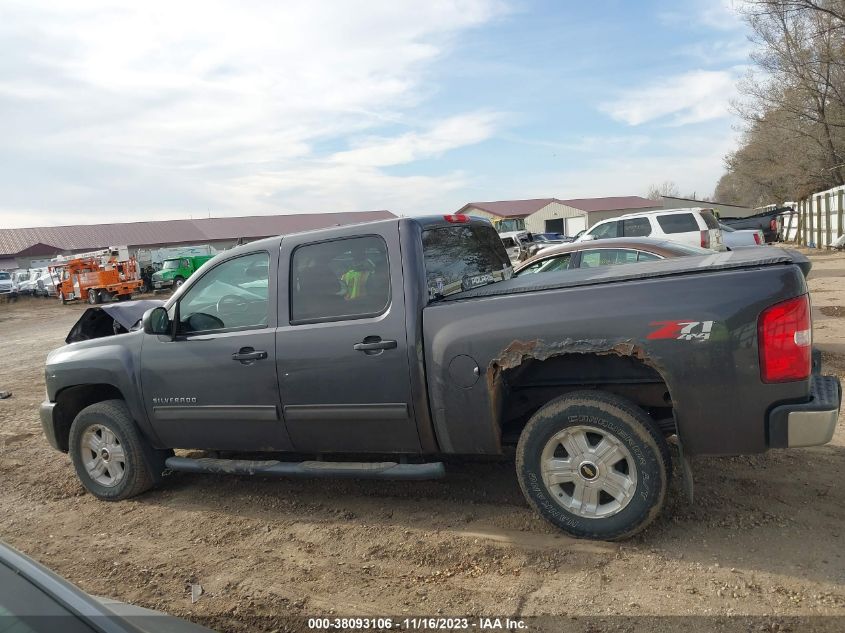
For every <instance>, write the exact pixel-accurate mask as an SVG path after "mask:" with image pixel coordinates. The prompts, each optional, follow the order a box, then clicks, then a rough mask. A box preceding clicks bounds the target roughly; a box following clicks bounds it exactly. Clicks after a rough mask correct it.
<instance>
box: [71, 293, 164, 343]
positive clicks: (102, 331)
mask: <svg viewBox="0 0 845 633" xmlns="http://www.w3.org/2000/svg"><path fill="white" fill-rule="evenodd" d="M161 305H164V301H162V300H160V299H141V300H139V301H121V302H118V303H106V304H103V305H101V306H97V307H96V308H88V309H87V310H86V311H85V312H83V313H82V316H81V317H79V320H78V321H77V322H76V323H75V324H74V325H73V327H72V328H71V329H70V333H69V334H68V335H67V338H66V339H65V343H78V342H80V341H88V340H91V339H95V338H102V337H104V336H113V335H115V334H123V333H125V332H128V331H129V330H131V329H132V328H133V327H134V326H135V325H137V323H138V321H140V320H141V317H143V316H144V312H146V311H147V310H149V309H150V308H157V307H158V306H161Z"/></svg>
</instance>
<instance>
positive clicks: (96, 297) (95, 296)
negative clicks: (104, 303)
mask: <svg viewBox="0 0 845 633" xmlns="http://www.w3.org/2000/svg"><path fill="white" fill-rule="evenodd" d="M88 303H89V304H90V305H92V306H95V305H97V304H98V303H100V293H99V292H98V291H97V290H89V291H88Z"/></svg>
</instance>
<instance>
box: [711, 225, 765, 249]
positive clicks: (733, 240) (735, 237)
mask: <svg viewBox="0 0 845 633" xmlns="http://www.w3.org/2000/svg"><path fill="white" fill-rule="evenodd" d="M719 228H720V229H722V242H723V243H724V244H725V246H727V247H728V248H741V247H744V246H765V244H766V239H765V238H764V237H763V231H761V230H760V229H735V228H733V227H732V226H728V225H727V224H722V223H719Z"/></svg>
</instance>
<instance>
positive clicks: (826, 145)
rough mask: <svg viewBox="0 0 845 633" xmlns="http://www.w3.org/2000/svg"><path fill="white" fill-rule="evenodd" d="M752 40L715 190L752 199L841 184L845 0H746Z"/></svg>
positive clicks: (844, 168) (844, 175) (844, 176)
mask: <svg viewBox="0 0 845 633" xmlns="http://www.w3.org/2000/svg"><path fill="white" fill-rule="evenodd" d="M743 7H744V8H743V11H744V13H745V17H746V20H747V22H748V24H749V25H750V27H751V29H752V32H753V37H752V39H753V41H754V42H755V43H756V44H757V48H756V50H755V52H754V53H753V54H752V61H753V62H754V70H752V71H751V72H750V73H749V75H748V77H746V79H745V80H744V81H743V82H741V84H740V89H741V92H742V93H743V99H742V100H741V101H739V102H738V103H736V104H735V108H736V110H737V112H738V113H739V114H740V116H741V117H742V118H743V120H744V121H745V129H744V137H743V143H742V145H741V147H740V148H739V149H738V150H737V151H736V152H734V153H732V154H730V155H728V156H727V157H726V167H727V170H728V171H727V173H726V174H725V176H723V178H722V179H720V181H719V184H718V185H717V188H716V197H717V198H719V199H724V201H726V202H727V201H728V200H727V199H725V198H730V199H732V200H734V201H736V202H737V203H739V204H748V205H753V206H757V205H759V204H766V203H768V202H772V201H775V202H778V201H780V202H782V201H783V200H788V199H795V198H800V197H803V196H806V195H807V194H809V193H811V192H813V191H818V190H820V189H826V188H829V187H833V186H836V185H840V184H843V183H845V0H747V1H746V2H745V4H744V5H743Z"/></svg>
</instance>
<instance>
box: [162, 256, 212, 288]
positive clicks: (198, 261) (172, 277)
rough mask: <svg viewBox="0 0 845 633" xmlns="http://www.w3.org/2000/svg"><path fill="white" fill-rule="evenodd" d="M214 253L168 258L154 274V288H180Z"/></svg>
mask: <svg viewBox="0 0 845 633" xmlns="http://www.w3.org/2000/svg"><path fill="white" fill-rule="evenodd" d="M213 257H214V255H198V256H189V257H176V258H173V259H166V260H165V261H164V263H163V264H162V267H161V270H159V271H157V272H156V273H154V274H153V288H155V289H156V290H161V289H163V288H178V287H179V286H181V285H182V284H183V283H185V280H186V279H187V278H188V277H190V276H191V275H193V274H194V273H195V272H196V271H197V270H199V268H200V266H202V265H203V264H204V263H205V262H207V261H208V260H210V259H212V258H213Z"/></svg>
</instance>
